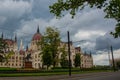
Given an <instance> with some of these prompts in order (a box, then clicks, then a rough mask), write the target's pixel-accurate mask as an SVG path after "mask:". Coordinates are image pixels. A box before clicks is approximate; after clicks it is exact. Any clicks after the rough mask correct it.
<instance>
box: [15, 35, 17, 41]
mask: <svg viewBox="0 0 120 80" xmlns="http://www.w3.org/2000/svg"><path fill="white" fill-rule="evenodd" d="M15 42H17V35H16V34H15Z"/></svg>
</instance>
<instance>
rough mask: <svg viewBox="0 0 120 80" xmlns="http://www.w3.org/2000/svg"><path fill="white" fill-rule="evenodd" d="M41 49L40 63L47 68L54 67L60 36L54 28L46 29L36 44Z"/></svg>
mask: <svg viewBox="0 0 120 80" xmlns="http://www.w3.org/2000/svg"><path fill="white" fill-rule="evenodd" d="M38 45H40V46H41V49H42V52H41V54H42V61H43V64H44V65H47V66H48V67H49V66H50V65H52V64H53V66H54V67H55V65H56V63H57V59H58V55H59V54H58V47H59V45H60V34H59V31H58V30H57V29H56V28H52V27H48V28H47V29H46V31H45V33H44V35H43V36H42V39H41V41H40V42H39V43H38Z"/></svg>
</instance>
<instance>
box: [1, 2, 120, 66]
mask: <svg viewBox="0 0 120 80" xmlns="http://www.w3.org/2000/svg"><path fill="white" fill-rule="evenodd" d="M56 1H57V0H0V34H1V33H2V32H3V33H4V38H10V39H11V38H14V36H15V34H17V36H18V42H19V40H20V39H23V41H24V42H23V43H25V46H26V44H29V43H30V41H31V38H32V36H33V34H34V33H35V32H36V29H37V27H38V25H39V28H40V32H41V34H43V33H44V31H45V29H46V27H48V26H54V27H56V28H58V29H59V30H60V32H61V40H62V41H67V31H68V30H69V31H70V37H71V41H73V42H74V45H77V46H81V48H82V51H83V52H88V53H89V52H90V51H91V52H92V53H93V58H94V64H95V65H108V64H109V63H108V49H109V46H110V45H112V46H113V48H114V55H115V58H118V57H119V58H120V53H119V51H120V49H119V48H120V45H119V44H120V39H119V38H118V39H114V38H113V37H112V36H111V35H110V34H109V33H110V32H111V31H114V26H115V24H116V21H115V20H113V19H109V20H108V19H104V16H105V13H104V12H103V11H102V10H99V9H96V8H94V9H90V8H89V7H86V8H85V9H84V10H82V11H78V12H77V14H76V16H75V17H74V19H71V15H70V14H69V13H65V15H64V17H61V18H60V19H56V17H55V16H54V15H53V14H51V13H50V12H49V5H52V4H53V3H54V2H56ZM76 41H79V42H76Z"/></svg>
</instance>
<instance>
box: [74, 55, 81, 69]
mask: <svg viewBox="0 0 120 80" xmlns="http://www.w3.org/2000/svg"><path fill="white" fill-rule="evenodd" d="M80 64H81V60H80V53H77V54H76V55H75V59H74V65H75V67H80Z"/></svg>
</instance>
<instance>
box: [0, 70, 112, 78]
mask: <svg viewBox="0 0 120 80" xmlns="http://www.w3.org/2000/svg"><path fill="white" fill-rule="evenodd" d="M108 71H111V70H108ZM94 72H107V71H102V70H101V71H97V70H96V71H75V72H72V74H85V73H94ZM65 74H68V72H67V71H66V72H43V73H42V72H39V73H38V72H37V73H11V74H8V73H3V74H2V73H1V74H0V77H21V76H51V75H65Z"/></svg>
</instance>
